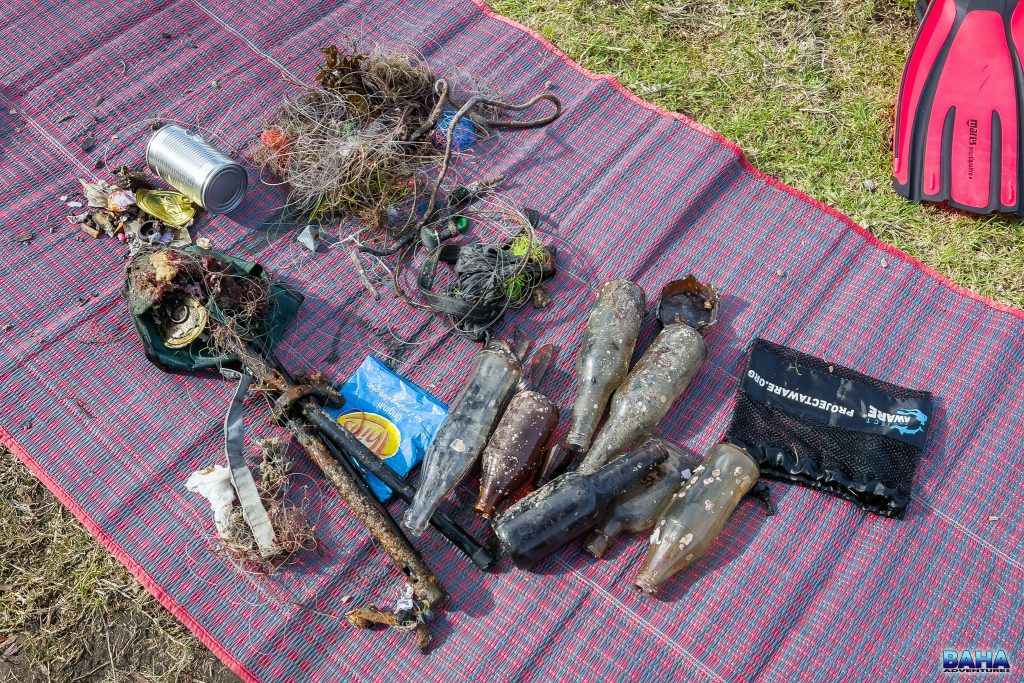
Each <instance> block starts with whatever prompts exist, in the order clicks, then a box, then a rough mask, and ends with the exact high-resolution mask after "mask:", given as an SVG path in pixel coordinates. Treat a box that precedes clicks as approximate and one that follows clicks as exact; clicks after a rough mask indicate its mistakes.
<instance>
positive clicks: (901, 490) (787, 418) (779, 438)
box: [727, 339, 932, 517]
mask: <svg viewBox="0 0 1024 683" xmlns="http://www.w3.org/2000/svg"><path fill="white" fill-rule="evenodd" d="M931 412H932V399H931V394H929V393H928V392H926V391H916V390H912V389H906V388H904V387H900V386H897V385H895V384H890V383H888V382H883V381H880V380H877V379H875V378H873V377H869V376H867V375H864V374H861V373H859V372H856V371H855V370H851V369H849V368H844V367H841V366H838V365H835V364H833V363H828V362H827V361H823V360H821V359H819V358H815V357H813V356H809V355H807V354H804V353H800V352H799V351H795V350H793V349H790V348H787V347H785V346H780V345H778V344H772V343H771V342H767V341H765V340H762V339H758V340H755V342H754V345H753V348H752V349H751V355H750V363H749V365H748V367H747V371H746V373H745V374H744V377H743V380H742V383H741V386H740V391H739V395H738V397H737V401H736V410H735V413H734V415H733V421H732V424H731V425H730V427H729V431H728V435H727V438H728V440H729V441H731V442H733V443H735V444H737V445H739V446H741V447H743V448H744V449H745V450H747V452H749V453H750V454H751V455H752V456H753V457H754V459H755V460H757V462H758V464H759V466H760V468H761V473H762V475H763V476H766V477H769V478H772V479H778V480H782V481H789V482H793V483H796V484H802V485H804V486H810V487H812V488H816V489H820V490H822V491H825V492H827V493H831V494H833V495H836V496H839V497H841V498H845V499H847V500H851V501H853V502H856V503H858V504H859V505H861V507H863V508H864V509H866V510H870V511H871V512H875V513H877V514H880V515H884V516H887V517H902V516H903V513H904V512H905V511H906V508H907V506H908V505H909V503H910V493H911V489H912V485H913V479H914V470H915V469H916V467H917V463H918V460H919V459H920V457H921V452H922V450H923V447H924V441H925V435H926V429H927V423H928V420H929V417H930V415H931Z"/></svg>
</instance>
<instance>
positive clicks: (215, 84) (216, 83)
mask: <svg viewBox="0 0 1024 683" xmlns="http://www.w3.org/2000/svg"><path fill="white" fill-rule="evenodd" d="M210 87H211V88H219V87H220V81H210Z"/></svg>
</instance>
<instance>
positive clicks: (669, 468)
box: [583, 437, 694, 558]
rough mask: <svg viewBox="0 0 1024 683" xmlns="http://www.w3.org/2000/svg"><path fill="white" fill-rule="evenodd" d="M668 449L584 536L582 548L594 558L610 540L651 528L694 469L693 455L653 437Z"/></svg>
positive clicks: (613, 502) (610, 542)
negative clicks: (657, 464)
mask: <svg viewBox="0 0 1024 683" xmlns="http://www.w3.org/2000/svg"><path fill="white" fill-rule="evenodd" d="M654 440H657V441H658V442H660V443H661V445H662V446H664V447H665V450H666V451H668V457H666V458H665V462H663V463H661V465H659V466H658V467H657V468H655V469H653V470H651V472H649V473H648V474H647V476H646V477H644V478H643V480H641V481H640V482H638V483H636V484H634V485H633V486H631V487H629V489H627V490H626V491H624V492H623V493H620V494H619V495H618V496H616V497H615V499H614V500H613V501H612V502H611V504H610V505H609V506H608V509H607V510H606V511H605V513H604V516H603V517H602V518H601V523H600V524H598V525H597V526H596V527H595V528H594V530H593V531H591V532H590V534H589V535H588V536H587V537H586V538H585V539H584V541H583V549H584V550H586V551H587V552H588V553H590V554H591V555H593V556H594V557H596V558H600V557H601V556H602V555H604V553H605V551H607V550H608V548H609V547H610V546H611V544H612V541H614V540H615V539H616V538H617V537H619V536H620V535H622V534H626V533H633V534H635V533H640V532H644V531H649V530H650V529H652V528H654V524H655V522H657V521H658V517H659V515H660V514H661V512H662V511H663V510H664V509H665V507H666V506H667V505H668V503H669V501H670V500H671V498H672V495H673V494H674V493H675V492H676V491H678V490H679V486H680V484H682V482H684V481H686V480H687V479H689V478H690V475H691V474H692V472H693V468H694V462H693V458H691V457H690V456H689V455H687V454H686V453H685V452H684V451H683V450H682V449H681V448H679V447H678V446H676V445H675V444H673V443H669V442H668V441H665V440H663V439H658V438H657V437H654Z"/></svg>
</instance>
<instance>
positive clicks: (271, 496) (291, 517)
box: [214, 438, 318, 570]
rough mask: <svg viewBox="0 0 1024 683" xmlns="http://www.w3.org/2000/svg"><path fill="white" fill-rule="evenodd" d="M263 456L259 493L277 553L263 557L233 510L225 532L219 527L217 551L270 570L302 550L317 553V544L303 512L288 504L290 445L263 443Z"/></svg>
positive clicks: (276, 440)
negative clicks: (288, 446)
mask: <svg viewBox="0 0 1024 683" xmlns="http://www.w3.org/2000/svg"><path fill="white" fill-rule="evenodd" d="M257 445H258V446H259V448H260V450H261V451H262V452H263V461H262V463H261V464H260V468H259V475H258V476H257V477H256V490H257V492H258V493H259V498H260V501H261V502H262V504H263V508H264V510H266V514H267V518H268V519H269V520H270V524H271V526H272V528H273V531H274V552H273V553H272V554H269V555H268V554H266V553H264V552H263V551H262V550H261V549H260V547H259V545H258V543H257V541H256V537H255V536H254V534H253V531H252V528H251V527H250V526H249V524H248V523H247V521H246V519H245V515H244V514H243V512H242V507H241V506H232V508H231V511H230V516H229V517H228V520H227V524H226V528H225V529H224V531H221V530H220V528H219V527H218V535H219V537H220V539H219V540H220V543H219V544H218V545H217V546H215V547H214V551H215V552H218V553H224V554H225V555H227V556H228V557H229V558H231V559H232V560H235V561H236V562H241V563H243V564H246V565H249V566H255V567H257V568H260V569H264V570H269V569H273V568H276V567H278V566H280V565H282V564H285V563H288V562H290V561H293V560H294V559H295V558H296V557H297V554H298V553H299V552H300V551H302V550H316V548H317V547H318V542H317V538H316V534H315V532H314V529H313V527H312V526H310V525H309V523H308V522H307V520H306V517H305V515H304V514H303V512H302V510H301V509H300V508H298V507H296V506H294V505H292V504H291V503H289V502H288V501H287V500H286V494H287V493H288V484H289V479H290V477H289V475H290V472H291V466H292V463H291V460H290V458H289V457H288V452H287V444H286V443H285V441H284V440H282V439H279V438H272V439H263V440H261V441H259V442H258V444H257Z"/></svg>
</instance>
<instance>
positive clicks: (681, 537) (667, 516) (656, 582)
mask: <svg viewBox="0 0 1024 683" xmlns="http://www.w3.org/2000/svg"><path fill="white" fill-rule="evenodd" d="M759 476H760V471H759V470H758V468H757V463H755V462H754V460H753V458H751V457H750V456H749V455H747V453H746V452H745V451H744V450H743V449H741V448H737V447H736V446H733V445H732V444H730V443H720V444H715V445H714V446H712V447H711V449H710V450H709V451H708V453H707V455H705V456H704V460H702V461H701V466H700V467H698V468H697V469H696V470H695V471H694V473H693V476H692V477H690V480H689V481H687V482H686V484H684V485H683V488H682V489H680V490H679V492H678V493H677V494H676V495H675V496H673V497H672V500H671V502H670V503H669V505H668V507H667V508H665V511H664V512H663V513H662V514H661V517H660V518H659V519H658V523H657V525H655V527H654V533H652V534H651V540H650V545H649V546H648V548H647V562H646V563H645V564H644V568H643V569H642V570H641V571H640V573H639V574H637V576H636V579H634V581H633V585H634V586H636V587H637V588H638V589H639V590H641V591H643V592H644V593H648V594H651V595H653V594H654V593H656V592H657V590H658V588H660V587H661V586H662V585H663V584H664V583H665V582H666V581H667V580H668V579H669V578H671V577H672V576H674V575H675V574H678V573H679V572H681V571H682V570H684V569H686V568H687V567H689V566H690V565H691V564H693V563H694V562H696V561H697V560H699V559H700V558H701V557H702V556H703V555H704V553H705V552H707V550H708V548H710V547H711V544H712V543H714V541H715V538H716V537H717V536H718V534H719V533H721V531H722V528H723V527H724V526H725V523H726V522H727V521H728V520H729V515H731V514H732V511H733V510H735V509H736V506H737V505H739V502H740V500H742V499H743V496H745V495H746V494H747V492H748V491H750V489H751V488H753V487H754V484H755V483H757V478H758V477H759Z"/></svg>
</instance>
